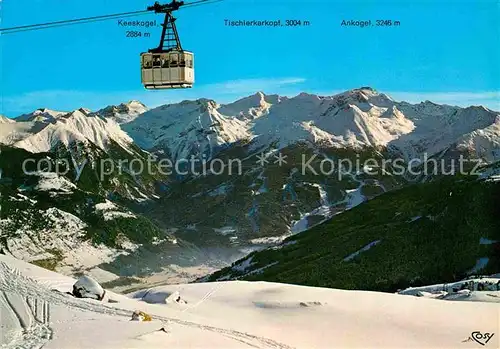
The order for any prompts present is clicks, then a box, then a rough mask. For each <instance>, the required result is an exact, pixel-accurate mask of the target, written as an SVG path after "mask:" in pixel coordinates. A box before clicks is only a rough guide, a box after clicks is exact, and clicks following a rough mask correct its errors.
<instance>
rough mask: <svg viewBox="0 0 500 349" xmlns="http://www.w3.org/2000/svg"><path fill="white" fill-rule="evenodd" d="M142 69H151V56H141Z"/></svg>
mask: <svg viewBox="0 0 500 349" xmlns="http://www.w3.org/2000/svg"><path fill="white" fill-rule="evenodd" d="M142 68H143V69H151V68H152V57H151V56H143V57H142Z"/></svg>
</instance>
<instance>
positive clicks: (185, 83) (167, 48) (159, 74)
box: [141, 0, 194, 90]
mask: <svg viewBox="0 0 500 349" xmlns="http://www.w3.org/2000/svg"><path fill="white" fill-rule="evenodd" d="M182 5H184V2H183V1H176V0H173V1H172V2H171V3H170V4H167V5H160V4H159V3H158V2H156V3H155V4H154V6H151V7H148V10H150V11H155V13H165V21H164V23H163V25H162V26H163V31H162V35H161V39H160V45H159V46H158V47H157V48H154V49H151V50H149V51H148V52H144V53H141V81H142V84H143V85H144V87H145V88H146V89H148V90H153V89H154V90H156V89H178V88H191V87H193V84H194V54H193V53H192V52H189V51H185V50H183V49H182V46H181V41H180V39H179V34H178V32H177V28H176V27H175V20H176V19H175V18H174V17H173V16H172V12H173V11H175V10H178V9H179V7H180V6H182Z"/></svg>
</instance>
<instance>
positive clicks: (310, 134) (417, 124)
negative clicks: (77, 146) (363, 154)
mask: <svg viewBox="0 0 500 349" xmlns="http://www.w3.org/2000/svg"><path fill="white" fill-rule="evenodd" d="M16 121H17V122H16V123H12V122H10V121H7V122H6V121H5V120H4V121H1V122H2V125H3V126H2V130H0V142H3V143H7V144H12V145H15V146H19V147H22V148H25V149H27V150H29V151H33V152H41V151H47V149H51V147H53V146H54V145H55V143H57V142H58V141H62V142H63V143H65V144H66V143H68V142H71V141H75V140H77V141H84V140H87V141H90V142H92V143H94V144H96V145H97V146H99V147H101V148H103V149H105V148H106V146H107V145H108V144H109V141H110V140H111V139H112V140H114V141H116V142H117V143H118V144H120V145H122V146H125V147H126V146H127V144H129V143H131V142H132V140H133V142H135V143H136V144H137V145H138V146H140V147H141V148H143V149H146V150H148V151H156V152H163V153H166V154H169V155H170V157H171V158H172V160H176V159H179V158H184V159H187V158H190V156H191V155H196V156H197V157H199V156H200V155H202V154H203V155H205V156H206V157H207V158H211V157H213V156H215V154H216V153H217V152H218V151H220V150H221V149H225V148H227V147H229V146H231V145H233V144H240V143H241V142H250V141H253V142H254V144H255V145H256V146H259V145H262V144H270V143H271V142H273V143H274V142H277V145H278V147H280V148H283V147H286V146H287V145H290V144H295V143H297V142H300V141H309V142H312V143H314V144H320V145H322V146H327V147H341V148H346V147H349V148H359V147H390V148H391V149H397V150H398V151H399V152H401V153H402V154H403V155H404V156H405V157H406V158H418V157H420V156H421V155H422V154H423V153H428V154H436V153H438V152H440V151H443V149H446V148H448V147H452V148H454V149H455V148H456V149H457V150H460V151H468V152H470V153H473V154H474V153H475V154H476V155H477V156H481V157H483V158H485V159H486V160H487V161H489V162H490V161H494V160H498V159H500V144H499V139H500V128H499V125H500V113H499V112H496V111H492V110H489V109H487V108H484V107H480V106H471V107H467V108H460V107H455V106H448V105H438V104H435V103H432V102H430V101H425V102H422V103H419V104H410V103H406V102H397V101H394V100H393V99H392V98H391V97H389V96H387V95H386V94H383V93H380V92H377V91H375V90H374V89H372V88H370V87H362V88H359V89H354V90H350V91H346V92H344V93H340V94H337V95H334V96H317V95H313V94H307V93H301V94H299V95H297V96H295V97H292V98H290V97H284V96H278V95H266V94H264V93H263V92H258V93H256V94H254V95H252V96H248V97H245V98H242V99H240V100H237V101H235V102H233V103H229V104H219V103H217V102H216V101H213V100H210V99H205V98H202V99H198V100H193V101H183V102H180V103H175V104H167V105H163V106H160V107H157V108H154V109H149V108H148V107H146V106H145V105H144V104H142V103H141V102H139V101H130V102H128V103H123V104H120V105H118V106H109V107H106V108H103V109H101V110H99V111H97V112H90V111H89V110H86V109H79V110H77V111H73V112H71V113H65V112H56V111H52V110H49V109H39V110H37V111H35V112H33V113H31V114H27V115H22V116H20V117H19V118H17V119H16ZM120 126H121V127H120Z"/></svg>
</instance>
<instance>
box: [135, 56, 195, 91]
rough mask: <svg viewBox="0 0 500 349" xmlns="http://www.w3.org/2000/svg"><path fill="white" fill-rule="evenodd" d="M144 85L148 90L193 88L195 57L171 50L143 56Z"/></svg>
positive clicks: (142, 72)
mask: <svg viewBox="0 0 500 349" xmlns="http://www.w3.org/2000/svg"><path fill="white" fill-rule="evenodd" d="M141 74H142V84H143V85H144V87H145V88H147V89H174V88H191V87H193V83H194V55H193V53H192V52H188V51H177V50H171V51H168V52H161V53H142V54H141Z"/></svg>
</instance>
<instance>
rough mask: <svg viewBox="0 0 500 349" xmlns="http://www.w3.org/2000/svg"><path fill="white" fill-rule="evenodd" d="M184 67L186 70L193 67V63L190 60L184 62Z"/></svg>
mask: <svg viewBox="0 0 500 349" xmlns="http://www.w3.org/2000/svg"><path fill="white" fill-rule="evenodd" d="M186 67H188V68H192V67H193V61H192V60H191V59H188V60H186Z"/></svg>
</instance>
